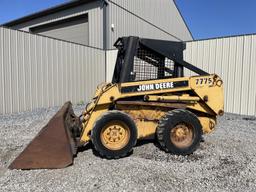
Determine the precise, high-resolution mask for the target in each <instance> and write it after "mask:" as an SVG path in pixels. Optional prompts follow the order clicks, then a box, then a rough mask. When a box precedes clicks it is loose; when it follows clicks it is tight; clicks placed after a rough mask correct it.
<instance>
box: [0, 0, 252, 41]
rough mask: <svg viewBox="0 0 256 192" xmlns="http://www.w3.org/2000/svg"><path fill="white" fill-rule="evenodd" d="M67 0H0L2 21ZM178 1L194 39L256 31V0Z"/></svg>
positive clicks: (0, 22)
mask: <svg viewBox="0 0 256 192" xmlns="http://www.w3.org/2000/svg"><path fill="white" fill-rule="evenodd" d="M67 1H68V0H0V24H3V23H5V22H7V21H11V20H13V19H16V18H20V17H22V16H25V15H28V14H31V13H34V12H37V11H40V10H43V9H46V8H49V7H52V6H54V5H58V4H61V3H63V2H67ZM176 3H177V5H178V7H179V9H180V11H181V13H182V15H183V17H184V19H185V21H186V23H187V25H188V27H189V29H190V31H191V32H192V35H193V37H194V39H205V38H213V37H222V36H230V35H240V34H249V33H256V0H176ZM156 25H157V24H156Z"/></svg>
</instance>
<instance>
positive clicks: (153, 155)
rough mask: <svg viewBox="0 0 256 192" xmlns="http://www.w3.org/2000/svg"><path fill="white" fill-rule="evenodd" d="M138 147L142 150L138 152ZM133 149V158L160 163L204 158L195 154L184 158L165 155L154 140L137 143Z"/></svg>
mask: <svg viewBox="0 0 256 192" xmlns="http://www.w3.org/2000/svg"><path fill="white" fill-rule="evenodd" d="M140 147H141V148H142V150H139V148H140ZM135 149H137V152H136V154H134V156H137V157H139V158H143V159H148V160H153V161H160V162H178V163H179V162H180V163H183V162H193V161H199V160H202V159H205V157H206V156H205V155H203V154H202V155H201V154H196V153H193V154H191V155H186V156H181V155H174V154H171V153H167V152H165V151H164V150H163V149H162V148H161V146H160V144H159V143H158V142H157V141H155V140H141V141H138V142H137V145H136V146H135ZM199 150H200V149H199Z"/></svg>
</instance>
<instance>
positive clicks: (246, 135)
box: [0, 106, 256, 191]
mask: <svg viewBox="0 0 256 192" xmlns="http://www.w3.org/2000/svg"><path fill="white" fill-rule="evenodd" d="M82 109H83V106H76V107H75V111H76V113H77V114H79V113H80V112H81V111H82ZM57 110H58V107H54V108H50V109H39V110H36V111H33V112H24V113H17V114H12V115H1V116H0V191H206V190H207V191H256V157H255V154H256V139H255V138H256V118H255V117H248V116H239V115H234V114H225V115H224V116H223V117H221V118H219V124H218V128H217V130H216V131H215V132H214V133H212V134H210V135H208V136H205V142H204V143H201V146H200V148H199V149H198V150H197V151H196V152H195V153H194V154H192V155H190V156H186V157H181V156H174V155H170V154H167V153H165V152H163V151H161V150H159V148H158V147H157V144H155V143H152V142H144V143H142V142H139V143H138V145H137V146H136V147H135V148H134V151H133V154H131V155H130V156H129V157H126V158H123V159H119V160H105V159H101V158H100V157H97V156H95V155H94V154H93V151H92V149H91V146H88V147H86V148H85V149H84V151H83V152H80V153H79V154H78V156H77V157H76V158H75V160H74V165H73V166H70V167H68V168H65V169H58V170H33V171H20V170H12V171H11V170H8V169H7V166H8V165H9V164H10V163H11V161H12V160H13V159H14V158H15V157H16V156H17V155H18V154H19V153H20V152H21V151H22V150H23V148H24V147H25V146H26V145H27V144H28V143H29V142H30V141H31V139H32V138H34V136H35V135H36V134H37V133H38V131H39V130H40V129H41V127H43V126H44V125H45V124H46V123H47V122H48V120H49V119H50V118H51V117H52V116H53V114H55V112H56V111H57Z"/></svg>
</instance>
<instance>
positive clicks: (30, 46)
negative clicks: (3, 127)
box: [0, 27, 105, 114]
mask: <svg viewBox="0 0 256 192" xmlns="http://www.w3.org/2000/svg"><path fill="white" fill-rule="evenodd" d="M0 70H1V71H0V75H1V76H0V92H1V94H0V113H1V114H5V113H13V112H18V111H26V110H32V109H35V108H38V107H49V106H59V105H62V104H63V103H64V102H65V101H68V100H71V101H72V102H73V103H78V102H80V101H87V100H88V99H90V98H91V97H92V94H93V93H94V91H95V87H96V86H97V85H98V84H99V83H101V82H104V81H105V51H103V50H101V49H94V48H90V47H86V46H81V45H78V44H73V43H67V42H64V41H59V40H55V39H51V38H47V37H42V36H38V35H32V34H29V33H25V32H21V31H15V30H10V29H6V28H2V27H0Z"/></svg>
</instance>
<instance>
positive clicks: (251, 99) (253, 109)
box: [184, 35, 256, 115]
mask: <svg viewBox="0 0 256 192" xmlns="http://www.w3.org/2000/svg"><path fill="white" fill-rule="evenodd" d="M184 56H185V60H186V61H188V62H190V63H192V64H194V65H196V66H198V67H200V68H202V69H204V70H206V71H208V72H209V73H216V74H219V75H220V76H221V77H222V79H223V81H224V85H225V111H226V112H231V113H238V114H245V115H256V75H255V74H256V65H255V61H256V35H245V36H237V37H229V38H218V39H210V40H202V41H194V42H188V43H187V49H186V51H185V54H184ZM191 74H192V73H190V72H187V71H186V75H191Z"/></svg>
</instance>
